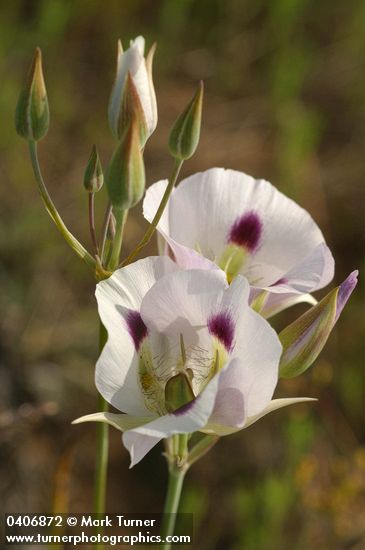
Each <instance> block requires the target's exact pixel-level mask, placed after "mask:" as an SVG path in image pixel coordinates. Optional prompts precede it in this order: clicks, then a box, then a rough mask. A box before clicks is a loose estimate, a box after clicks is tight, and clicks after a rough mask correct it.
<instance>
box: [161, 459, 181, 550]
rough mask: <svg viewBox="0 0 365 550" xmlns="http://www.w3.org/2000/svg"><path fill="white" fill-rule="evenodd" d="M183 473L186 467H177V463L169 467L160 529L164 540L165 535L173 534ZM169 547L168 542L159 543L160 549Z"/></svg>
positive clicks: (168, 549)
mask: <svg viewBox="0 0 365 550" xmlns="http://www.w3.org/2000/svg"><path fill="white" fill-rule="evenodd" d="M185 473H186V469H185V468H181V467H179V466H178V465H177V464H174V465H172V466H170V468H169V481H168V487H167V495H166V502H165V508H164V519H163V524H162V531H161V536H162V540H166V537H168V536H172V535H173V534H174V530H175V523H176V514H177V511H178V509H179V503H180V497H181V491H182V487H183V483H184V477H185ZM170 548H171V543H170V542H165V543H163V544H162V545H161V549H163V550H170Z"/></svg>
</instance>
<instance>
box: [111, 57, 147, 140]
mask: <svg viewBox="0 0 365 550" xmlns="http://www.w3.org/2000/svg"><path fill="white" fill-rule="evenodd" d="M142 63H144V59H143V56H142V55H141V54H140V52H139V50H138V47H131V48H128V50H127V51H125V52H123V53H122V54H120V55H118V66H117V74H116V77H115V82H114V86H113V89H112V93H111V96H110V100H109V107H108V117H109V124H110V127H111V128H112V130H113V132H114V134H115V135H117V133H118V117H119V110H120V106H121V100H122V94H123V87H124V82H125V79H126V76H127V74H128V72H130V73H131V76H132V77H134V76H135V75H136V73H137V72H138V70H139V67H140V66H141V64H142Z"/></svg>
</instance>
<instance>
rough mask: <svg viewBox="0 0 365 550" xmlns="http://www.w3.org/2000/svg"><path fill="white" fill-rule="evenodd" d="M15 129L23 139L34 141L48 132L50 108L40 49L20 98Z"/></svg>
mask: <svg viewBox="0 0 365 550" xmlns="http://www.w3.org/2000/svg"><path fill="white" fill-rule="evenodd" d="M15 127H16V131H17V132H18V134H19V135H20V136H21V137H23V138H25V139H28V140H33V141H39V140H40V139H42V138H43V137H44V136H45V135H46V133H47V131H48V127H49V108H48V99H47V91H46V86H45V83H44V78H43V69H42V52H41V50H40V49H39V48H37V49H36V51H35V54H34V58H33V62H32V66H31V68H30V71H29V75H28V80H27V83H26V85H25V87H24V89H23V90H22V91H21V93H20V96H19V100H18V104H17V107H16V112H15Z"/></svg>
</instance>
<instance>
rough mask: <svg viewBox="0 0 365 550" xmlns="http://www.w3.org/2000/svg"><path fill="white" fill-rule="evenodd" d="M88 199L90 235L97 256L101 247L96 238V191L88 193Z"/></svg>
mask: <svg viewBox="0 0 365 550" xmlns="http://www.w3.org/2000/svg"><path fill="white" fill-rule="evenodd" d="M88 196H89V197H88V199H89V229H90V237H91V242H92V245H93V249H94V254H95V255H96V256H98V255H99V247H98V240H97V238H96V231H95V194H94V193H88Z"/></svg>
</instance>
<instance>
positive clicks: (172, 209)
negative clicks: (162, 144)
mask: <svg viewBox="0 0 365 550" xmlns="http://www.w3.org/2000/svg"><path fill="white" fill-rule="evenodd" d="M166 185H167V182H166V181H165V180H163V181H159V182H157V183H155V184H154V185H152V186H151V187H150V188H149V189H148V191H147V194H146V197H145V200H144V205H143V206H144V216H145V218H146V219H147V220H149V221H151V220H152V218H153V216H154V214H155V212H156V210H157V208H158V205H159V204H160V201H161V198H162V195H163V193H164V190H165V188H166ZM158 231H159V232H160V234H161V235H162V236H163V237H164V238H165V239H166V241H167V243H168V245H169V247H170V249H171V250H172V252H173V255H174V258H175V260H176V262H177V263H178V264H179V265H180V266H181V267H184V268H186V267H190V268H191V267H193V266H194V265H195V262H196V261H197V260H198V259H199V256H200V262H201V256H204V257H205V258H207V259H208V260H210V261H211V262H214V263H215V264H216V265H218V266H219V267H220V268H221V269H223V270H225V271H226V273H227V277H228V280H229V281H230V280H232V279H233V278H234V277H235V276H236V275H237V274H242V275H245V277H247V279H248V281H249V283H250V285H251V288H252V290H251V301H254V300H256V301H257V300H261V301H262V303H261V304H260V308H261V312H262V313H263V314H264V315H265V316H269V315H272V314H274V313H277V312H278V311H280V310H281V309H283V308H284V307H288V306H289V305H291V304H293V303H297V302H298V301H309V302H310V303H313V302H314V303H315V300H314V299H313V298H312V297H310V296H309V295H308V293H310V292H312V291H314V290H317V289H320V288H322V287H324V286H325V285H327V284H328V283H329V282H330V281H331V279H332V278H333V272H334V260H333V257H332V254H331V252H330V250H329V249H328V247H327V245H326V243H325V240H324V237H323V235H322V233H321V231H320V229H319V228H318V226H317V225H316V223H315V222H314V221H313V219H312V217H311V216H310V215H309V214H308V212H306V211H305V210H304V209H303V208H301V207H300V206H298V205H297V204H296V203H295V202H294V201H292V200H291V199H289V198H287V197H286V196H285V195H283V194H282V193H280V192H279V191H278V190H277V189H275V187H273V186H272V185H271V184H270V183H269V182H267V181H265V180H255V179H254V178H252V177H251V176H248V175H246V174H244V173H242V172H237V171H234V170H225V169H223V168H213V169H210V170H207V171H206V172H201V173H198V174H195V175H193V176H190V177H189V178H187V179H185V180H183V181H182V182H181V183H180V184H179V186H178V187H177V188H176V189H174V191H173V193H172V195H171V197H170V200H169V202H168V205H167V207H166V209H165V212H164V214H163V216H162V218H161V221H160V223H159V225H158ZM263 291H266V293H263ZM260 308H259V307H257V309H260Z"/></svg>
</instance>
